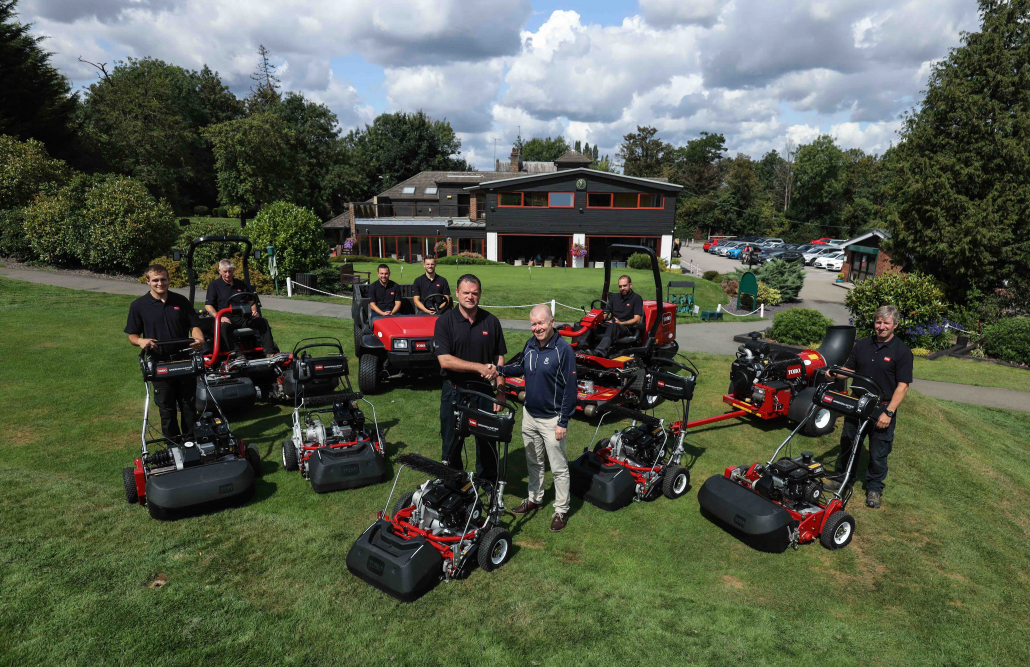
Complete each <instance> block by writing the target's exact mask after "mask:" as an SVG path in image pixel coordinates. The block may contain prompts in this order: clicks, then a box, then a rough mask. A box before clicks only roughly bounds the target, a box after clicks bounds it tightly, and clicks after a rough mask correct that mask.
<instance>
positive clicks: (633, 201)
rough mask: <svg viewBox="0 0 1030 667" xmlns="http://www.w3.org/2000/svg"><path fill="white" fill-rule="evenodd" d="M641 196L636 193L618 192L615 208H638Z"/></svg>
mask: <svg viewBox="0 0 1030 667" xmlns="http://www.w3.org/2000/svg"><path fill="white" fill-rule="evenodd" d="M639 203H640V196H639V195H637V194H636V193H635V192H616V193H615V204H614V205H613V208H637V206H638V205H639Z"/></svg>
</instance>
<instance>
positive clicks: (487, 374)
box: [479, 364, 500, 380]
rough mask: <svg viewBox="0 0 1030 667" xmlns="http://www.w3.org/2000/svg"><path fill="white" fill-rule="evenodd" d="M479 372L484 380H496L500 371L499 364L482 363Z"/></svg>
mask: <svg viewBox="0 0 1030 667" xmlns="http://www.w3.org/2000/svg"><path fill="white" fill-rule="evenodd" d="M479 374H480V375H481V376H483V379H484V380H496V379H497V376H498V375H500V373H498V372H497V366H495V365H494V364H482V365H481V366H480V368H479Z"/></svg>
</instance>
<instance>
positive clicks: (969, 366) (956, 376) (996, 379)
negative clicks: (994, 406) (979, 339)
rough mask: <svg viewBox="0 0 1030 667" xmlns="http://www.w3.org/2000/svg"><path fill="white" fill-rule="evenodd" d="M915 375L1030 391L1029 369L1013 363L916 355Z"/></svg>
mask: <svg viewBox="0 0 1030 667" xmlns="http://www.w3.org/2000/svg"><path fill="white" fill-rule="evenodd" d="M912 375H913V377H915V378H916V379H917V380H936V381H938V382H956V383H958V384H972V385H976V386H977V387H1001V388H1002V389H1015V390H1017V391H1030V371H1028V370H1025V369H1022V368H1013V367H1011V366H999V365H998V364H985V363H980V362H976V361H970V360H968V359H956V358H955V357H941V358H940V359H935V360H933V361H930V360H929V359H920V358H918V357H917V358H916V360H915V365H914V367H913V369H912Z"/></svg>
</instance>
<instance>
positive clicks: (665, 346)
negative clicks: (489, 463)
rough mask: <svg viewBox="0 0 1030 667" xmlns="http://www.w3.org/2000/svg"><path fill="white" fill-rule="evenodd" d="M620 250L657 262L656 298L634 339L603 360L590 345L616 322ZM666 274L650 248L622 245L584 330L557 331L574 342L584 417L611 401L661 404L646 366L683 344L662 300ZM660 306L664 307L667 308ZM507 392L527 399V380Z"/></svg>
mask: <svg viewBox="0 0 1030 667" xmlns="http://www.w3.org/2000/svg"><path fill="white" fill-rule="evenodd" d="M616 251H629V252H633V253H643V254H645V255H647V256H648V257H649V258H650V259H651V272H652V274H653V275H654V288H655V299H654V301H647V300H645V301H644V317H643V320H642V321H641V323H640V325H638V326H637V327H636V328H634V329H633V331H631V332H630V333H629V334H628V335H626V336H623V337H622V338H620V339H618V340H614V341H612V347H611V350H610V353H609V354H608V355H606V356H599V355H596V354H593V352H592V351H590V346H591V345H595V344H596V341H599V340H600V338H601V336H602V335H603V334H604V330H605V328H606V327H607V326H608V322H609V320H610V318H611V314H612V307H611V305H610V304H609V303H608V298H609V297H608V294H609V292H608V289H609V287H610V286H611V277H612V254H613V253H614V252H616ZM660 271H661V266H660V264H659V262H658V257H657V256H656V255H655V254H654V251H653V250H651V249H650V248H648V247H646V246H638V245H623V244H619V243H616V244H613V245H610V246H608V249H607V251H606V252H605V256H604V287H603V288H602V289H601V298H600V299H595V300H594V301H593V302H592V303H591V304H590V310H589V311H588V312H586V314H585V315H584V316H583V317H582V318H581V319H580V321H579V324H578V326H573V325H571V324H563V325H562V326H560V327H558V328H556V329H555V331H556V332H557V333H559V334H561V335H562V336H565V337H566V338H568V339H569V343H570V344H571V345H572V348H573V350H574V351H575V353H576V377H577V379H578V386H577V391H576V409H577V410H582V411H583V415H584V416H586V417H588V418H589V417H594V416H595V415H596V414H597V411H598V409H599V408H600V407H601V406H602V405H605V404H607V403H613V404H616V405H627V406H631V407H635V408H639V409H641V410H650V409H652V408H654V407H655V406H657V405H658V403H659V402H661V400H662V398H661V396H660V395H659V394H657V393H649V392H647V391H645V390H644V389H645V386H644V384H645V381H646V377H647V368H646V367H647V364H648V363H649V362H650V360H651V359H652V358H653V357H665V358H672V357H674V356H675V355H676V352H677V351H678V350H679V344H678V343H677V342H676V304H673V303H667V302H665V301H663V299H662V282H661V275H660ZM658 304H661V308H659V305H658ZM583 310H584V311H586V310H587V309H586V308H583ZM519 354H520V355H521V353H519ZM518 359H519V355H516V356H515V357H513V358H512V360H511V361H509V363H515V362H517V361H518ZM505 390H506V391H507V392H508V393H509V394H510V395H511V396H513V397H517V398H519V399H520V400H523V399H524V398H525V393H524V392H525V379H524V378H508V379H507V380H506V382H505Z"/></svg>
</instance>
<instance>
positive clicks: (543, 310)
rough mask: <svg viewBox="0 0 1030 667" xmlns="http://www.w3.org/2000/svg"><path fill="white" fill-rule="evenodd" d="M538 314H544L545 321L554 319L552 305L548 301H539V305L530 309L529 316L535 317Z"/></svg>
mask: <svg viewBox="0 0 1030 667" xmlns="http://www.w3.org/2000/svg"><path fill="white" fill-rule="evenodd" d="M537 314H543V315H544V321H545V322H546V321H547V320H553V319H554V314H553V313H552V312H551V307H550V306H548V305H547V304H546V303H538V304H537V305H535V306H533V309H532V310H531V311H529V318H530V319H533V316H535V315H537Z"/></svg>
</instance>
